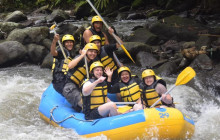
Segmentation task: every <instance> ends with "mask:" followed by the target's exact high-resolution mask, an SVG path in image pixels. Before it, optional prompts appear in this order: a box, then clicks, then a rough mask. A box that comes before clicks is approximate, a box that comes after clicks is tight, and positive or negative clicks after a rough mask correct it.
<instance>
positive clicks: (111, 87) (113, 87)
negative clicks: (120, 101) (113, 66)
mask: <svg viewBox="0 0 220 140" xmlns="http://www.w3.org/2000/svg"><path fill="white" fill-rule="evenodd" d="M105 73H106V75H107V76H108V79H107V87H108V92H109V93H119V92H120V89H119V85H118V83H116V84H114V85H112V83H111V81H112V74H113V70H110V68H109V67H106V68H105Z"/></svg>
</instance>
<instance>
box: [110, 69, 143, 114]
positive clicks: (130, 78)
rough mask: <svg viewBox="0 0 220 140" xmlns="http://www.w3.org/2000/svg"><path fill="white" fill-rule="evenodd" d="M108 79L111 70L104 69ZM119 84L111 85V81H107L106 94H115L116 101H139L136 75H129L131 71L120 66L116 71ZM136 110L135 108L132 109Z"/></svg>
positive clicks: (138, 80) (138, 81)
mask: <svg viewBox="0 0 220 140" xmlns="http://www.w3.org/2000/svg"><path fill="white" fill-rule="evenodd" d="M106 74H107V76H108V78H110V77H111V75H112V70H110V69H109V68H107V69H106ZM118 74H119V77H120V82H118V83H116V84H114V85H112V83H111V81H110V82H109V81H108V92H109V93H116V94H117V99H118V101H122V102H138V101H139V100H140V96H141V91H140V88H139V84H140V83H141V80H140V79H139V78H138V76H136V75H131V70H130V69H129V68H128V67H126V66H122V67H120V68H119V69H118ZM133 109H134V110H136V108H133Z"/></svg>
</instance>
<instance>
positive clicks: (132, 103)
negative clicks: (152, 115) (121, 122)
mask: <svg viewBox="0 0 220 140" xmlns="http://www.w3.org/2000/svg"><path fill="white" fill-rule="evenodd" d="M114 103H115V104H117V105H126V104H130V105H134V104H137V103H136V102H114Z"/></svg>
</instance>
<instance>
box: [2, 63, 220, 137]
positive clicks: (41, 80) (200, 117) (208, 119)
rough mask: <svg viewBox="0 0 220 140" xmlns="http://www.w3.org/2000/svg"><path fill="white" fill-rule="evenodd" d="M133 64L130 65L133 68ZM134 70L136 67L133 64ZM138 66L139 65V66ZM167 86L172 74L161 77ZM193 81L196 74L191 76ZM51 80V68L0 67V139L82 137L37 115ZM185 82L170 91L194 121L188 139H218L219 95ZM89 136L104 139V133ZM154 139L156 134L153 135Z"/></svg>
mask: <svg viewBox="0 0 220 140" xmlns="http://www.w3.org/2000/svg"><path fill="white" fill-rule="evenodd" d="M134 68H135V67H132V70H134ZM136 70H137V71H138V68H136ZM139 70H140V69H139ZM164 79H165V80H166V81H167V82H168V89H169V88H170V87H171V86H172V85H173V84H174V83H175V77H169V78H168V77H164ZM195 81H196V78H195ZM50 82H51V71H50V70H49V69H41V68H40V67H39V66H32V65H26V66H17V67H10V68H2V69H0V89H1V96H0V110H1V111H0V139H4V140H14V139H17V140H41V139H42V140H43V139H51V140H52V139H53V140H67V139H71V140H72V139H83V138H80V137H79V136H78V135H77V134H76V133H75V132H74V131H73V130H68V129H59V128H55V127H53V126H50V125H48V124H47V123H45V122H44V121H43V120H41V119H40V117H39V113H38V105H39V103H40V99H41V95H42V93H43V92H44V90H45V89H46V88H47V87H48V85H49V84H50ZM199 93H200V92H198V91H197V90H195V89H194V88H191V87H189V86H187V85H182V86H178V87H176V88H175V89H174V90H173V91H172V93H171V95H172V96H173V97H174V100H175V102H176V103H177V104H176V108H178V109H179V110H181V111H182V112H183V113H185V114H187V115H189V116H191V117H192V118H193V120H194V121H195V127H196V128H195V134H194V136H193V137H192V138H191V139H192V140H208V139H209V140H218V139H220V133H219V130H220V117H219V114H220V107H219V106H220V104H219V102H220V98H219V97H218V98H214V97H212V96H211V95H210V94H209V93H206V94H204V95H201V94H199ZM91 139H100V140H106V137H105V136H99V137H96V138H91ZM154 139H157V138H154Z"/></svg>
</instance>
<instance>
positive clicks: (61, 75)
mask: <svg viewBox="0 0 220 140" xmlns="http://www.w3.org/2000/svg"><path fill="white" fill-rule="evenodd" d="M58 40H59V34H55V35H54V39H53V42H52V44H51V49H50V53H51V55H52V56H53V58H54V60H53V66H52V71H53V80H52V84H53V87H54V89H55V90H56V91H57V92H59V93H62V91H63V86H64V83H65V74H66V71H67V68H68V66H67V65H68V62H70V61H71V60H72V58H73V56H72V55H71V52H70V51H71V50H72V49H73V46H74V42H75V40H74V37H73V36H72V35H70V34H66V35H64V36H63V38H62V43H63V46H64V48H63V49H64V52H65V54H66V56H67V60H65V58H64V56H63V53H62V51H61V49H60V48H56V43H57V41H58Z"/></svg>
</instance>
